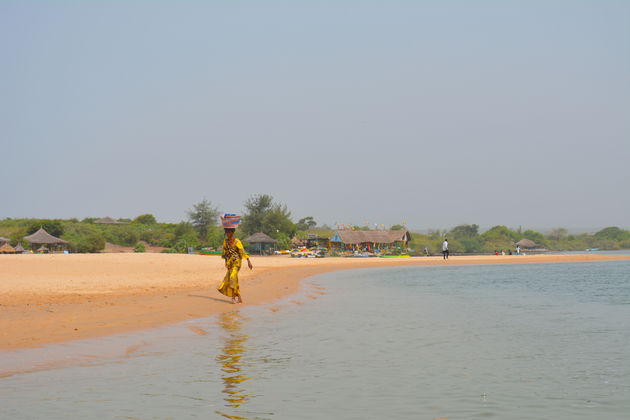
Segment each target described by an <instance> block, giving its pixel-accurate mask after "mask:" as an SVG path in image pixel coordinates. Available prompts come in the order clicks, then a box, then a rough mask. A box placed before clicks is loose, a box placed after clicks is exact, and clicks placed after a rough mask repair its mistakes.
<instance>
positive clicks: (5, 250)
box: [0, 242, 15, 254]
mask: <svg viewBox="0 0 630 420" xmlns="http://www.w3.org/2000/svg"><path fill="white" fill-rule="evenodd" d="M0 254H15V248H13V247H12V246H11V245H9V243H8V242H7V243H6V244H4V245H2V246H0Z"/></svg>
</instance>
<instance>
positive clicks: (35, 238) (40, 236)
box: [24, 228, 68, 244]
mask: <svg viewBox="0 0 630 420" xmlns="http://www.w3.org/2000/svg"><path fill="white" fill-rule="evenodd" d="M24 239H26V240H27V241H29V242H30V243H32V244H67V243H68V241H64V240H63V239H59V238H55V237H54V236H52V235H51V234H50V233H48V232H46V231H45V230H44V228H39V230H38V231H37V232H35V233H33V234H32V235H28V236H25V237H24Z"/></svg>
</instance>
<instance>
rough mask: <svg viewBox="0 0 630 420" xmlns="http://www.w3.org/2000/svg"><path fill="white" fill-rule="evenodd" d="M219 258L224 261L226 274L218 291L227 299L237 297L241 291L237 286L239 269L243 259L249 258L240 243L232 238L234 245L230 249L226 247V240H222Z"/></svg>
mask: <svg viewBox="0 0 630 420" xmlns="http://www.w3.org/2000/svg"><path fill="white" fill-rule="evenodd" d="M221 258H223V259H224V260H225V268H227V273H226V274H225V278H224V279H223V282H222V283H221V285H220V286H219V289H218V290H219V292H220V293H221V294H224V295H225V296H228V297H234V296H239V295H240V294H241V289H240V287H239V285H238V272H239V270H240V269H241V263H242V262H243V259H248V258H249V256H248V255H247V253H246V252H245V248H243V244H242V243H241V241H240V240H238V239H236V238H234V244H233V245H232V246H231V247H230V246H228V242H227V238H226V239H224V240H223V252H222V253H221Z"/></svg>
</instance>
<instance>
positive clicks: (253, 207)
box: [241, 194, 297, 238]
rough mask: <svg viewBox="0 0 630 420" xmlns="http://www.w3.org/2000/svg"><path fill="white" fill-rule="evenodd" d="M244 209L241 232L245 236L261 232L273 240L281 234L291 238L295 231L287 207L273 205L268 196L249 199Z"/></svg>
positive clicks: (271, 199) (263, 195) (271, 198)
mask: <svg viewBox="0 0 630 420" xmlns="http://www.w3.org/2000/svg"><path fill="white" fill-rule="evenodd" d="M245 209H246V212H245V214H244V215H243V218H242V221H241V230H242V232H243V233H244V234H246V235H251V234H254V233H256V232H263V233H265V234H267V235H269V236H271V237H272V238H275V237H276V236H277V235H278V233H280V232H282V233H284V234H286V235H288V236H289V237H292V236H293V235H294V234H295V232H296V230H297V229H296V227H295V224H294V223H293V222H292V221H291V212H290V211H288V209H287V206H286V205H281V204H279V203H274V202H273V197H272V196H270V195H268V194H262V195H260V194H259V195H254V196H252V197H250V198H249V199H248V200H247V201H246V202H245Z"/></svg>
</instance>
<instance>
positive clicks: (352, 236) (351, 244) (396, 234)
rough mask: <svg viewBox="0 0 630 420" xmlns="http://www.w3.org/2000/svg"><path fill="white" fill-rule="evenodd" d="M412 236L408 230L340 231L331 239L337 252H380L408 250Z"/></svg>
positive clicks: (332, 245) (331, 244)
mask: <svg viewBox="0 0 630 420" xmlns="http://www.w3.org/2000/svg"><path fill="white" fill-rule="evenodd" d="M410 240H411V235H410V234H409V232H408V231H407V230H404V229H403V230H349V229H345V230H338V231H336V232H335V233H334V234H333V235H332V237H331V238H330V247H331V249H333V250H336V251H340V252H343V251H358V252H379V251H393V250H394V249H400V250H406V249H407V244H408V243H409V241H410Z"/></svg>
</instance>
